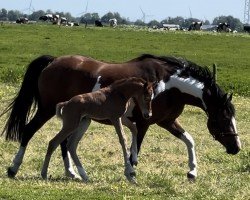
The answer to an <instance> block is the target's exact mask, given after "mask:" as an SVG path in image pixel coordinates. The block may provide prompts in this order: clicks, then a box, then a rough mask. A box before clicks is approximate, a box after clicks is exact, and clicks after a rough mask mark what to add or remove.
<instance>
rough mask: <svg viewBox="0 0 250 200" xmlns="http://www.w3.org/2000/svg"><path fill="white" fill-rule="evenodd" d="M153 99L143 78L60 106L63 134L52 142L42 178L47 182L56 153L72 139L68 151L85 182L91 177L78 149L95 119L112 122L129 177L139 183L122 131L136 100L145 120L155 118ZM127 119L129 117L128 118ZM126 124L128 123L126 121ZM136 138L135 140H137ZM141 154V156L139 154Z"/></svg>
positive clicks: (81, 95) (74, 98) (57, 109)
mask: <svg viewBox="0 0 250 200" xmlns="http://www.w3.org/2000/svg"><path fill="white" fill-rule="evenodd" d="M152 97H153V84H152V83H149V82H146V81H144V80H143V79H141V78H133V77H132V78H128V79H122V80H118V81H116V82H114V83H113V84H112V85H110V86H108V87H105V88H102V89H100V90H97V91H95V92H91V93H85V94H80V95H77V96H74V97H73V98H71V99H70V100H69V101H65V102H61V103H58V104H57V106H56V114H57V116H58V117H59V118H61V119H62V121H63V126H62V129H61V131H60V132H59V133H58V134H57V135H56V136H55V137H54V138H53V139H52V140H51V141H50V142H49V146H48V150H47V154H46V157H45V161H44V165H43V168H42V172H41V175H42V177H43V178H44V179H46V178H47V171H48V166H49V161H50V158H51V155H52V153H53V152H54V150H55V149H56V148H57V147H58V146H59V145H60V144H61V143H62V142H63V141H64V140H65V139H66V138H68V137H69V136H70V138H69V140H68V144H67V145H68V150H69V153H70V154H71V157H72V159H73V162H74V163H75V165H76V167H77V170H78V172H79V174H80V176H81V178H82V180H83V181H88V176H87V174H86V172H85V170H84V168H83V166H82V164H81V162H80V160H79V158H78V156H77V153H76V149H77V145H78V143H79V141H80V139H81V137H82V135H83V134H82V133H84V132H86V130H87V128H88V126H89V124H90V121H91V119H95V120H110V121H111V123H112V124H113V125H114V127H115V130H116V132H117V134H118V137H119V141H120V144H121V146H122V151H123V156H124V165H125V172H124V174H125V176H126V177H127V179H128V180H129V181H131V182H135V171H134V169H133V167H132V166H131V164H130V161H129V152H127V144H126V138H125V136H124V130H123V127H122V118H123V115H124V114H125V113H126V110H127V109H128V106H129V100H130V99H131V98H133V99H134V100H135V102H136V103H137V105H138V106H139V108H140V110H141V112H142V114H143V117H145V118H149V117H151V116H152V109H151V101H152ZM124 118H125V117H124ZM124 122H126V120H124ZM133 138H134V137H133ZM136 153H137V152H136Z"/></svg>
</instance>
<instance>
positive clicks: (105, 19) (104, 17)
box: [101, 12, 118, 23]
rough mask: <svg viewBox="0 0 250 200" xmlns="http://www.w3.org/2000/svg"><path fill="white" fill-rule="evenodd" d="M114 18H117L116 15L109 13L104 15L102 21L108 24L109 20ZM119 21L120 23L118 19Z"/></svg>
mask: <svg viewBox="0 0 250 200" xmlns="http://www.w3.org/2000/svg"><path fill="white" fill-rule="evenodd" d="M112 18H115V15H114V13H112V12H108V13H107V14H105V15H103V16H102V17H101V21H102V22H106V23H108V22H109V20H110V19H112ZM117 21H118V19H117Z"/></svg>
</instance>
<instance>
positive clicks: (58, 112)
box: [56, 101, 67, 119]
mask: <svg viewBox="0 0 250 200" xmlns="http://www.w3.org/2000/svg"><path fill="white" fill-rule="evenodd" d="M66 103H67V101H65V102H61V103H58V104H56V116H57V117H58V118H60V119H62V111H63V107H64V106H65V104H66Z"/></svg>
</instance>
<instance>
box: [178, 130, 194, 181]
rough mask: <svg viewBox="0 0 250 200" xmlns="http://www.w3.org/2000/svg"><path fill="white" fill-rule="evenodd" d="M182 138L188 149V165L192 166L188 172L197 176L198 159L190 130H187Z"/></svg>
mask: <svg viewBox="0 0 250 200" xmlns="http://www.w3.org/2000/svg"><path fill="white" fill-rule="evenodd" d="M181 140H182V141H183V142H184V143H185V144H186V146H187V150H188V166H189V168H190V172H188V174H190V175H192V176H194V177H197V160H196V155H195V144H194V139H193V137H192V136H191V135H190V134H189V133H188V132H186V131H185V132H184V133H183V135H182V136H181Z"/></svg>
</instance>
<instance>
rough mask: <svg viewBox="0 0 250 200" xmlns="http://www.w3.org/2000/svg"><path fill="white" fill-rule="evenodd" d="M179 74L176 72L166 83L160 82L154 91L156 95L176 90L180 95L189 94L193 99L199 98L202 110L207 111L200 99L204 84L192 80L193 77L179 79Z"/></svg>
mask: <svg viewBox="0 0 250 200" xmlns="http://www.w3.org/2000/svg"><path fill="white" fill-rule="evenodd" d="M179 73H180V72H179V71H177V72H176V74H173V75H172V76H170V78H169V80H168V81H167V82H164V81H163V80H161V81H160V82H159V83H158V86H157V87H156V89H155V92H156V95H158V94H160V93H161V92H164V91H165V90H169V89H171V88H177V89H178V90H180V91H181V92H182V93H186V94H190V95H192V96H194V97H197V98H199V99H200V100H201V101H202V104H203V106H204V108H205V109H207V107H206V104H205V103H204V101H203V98H202V96H203V88H204V83H202V82H200V81H198V80H196V79H194V78H193V77H187V78H183V77H179V76H178V75H177V74H179Z"/></svg>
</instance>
